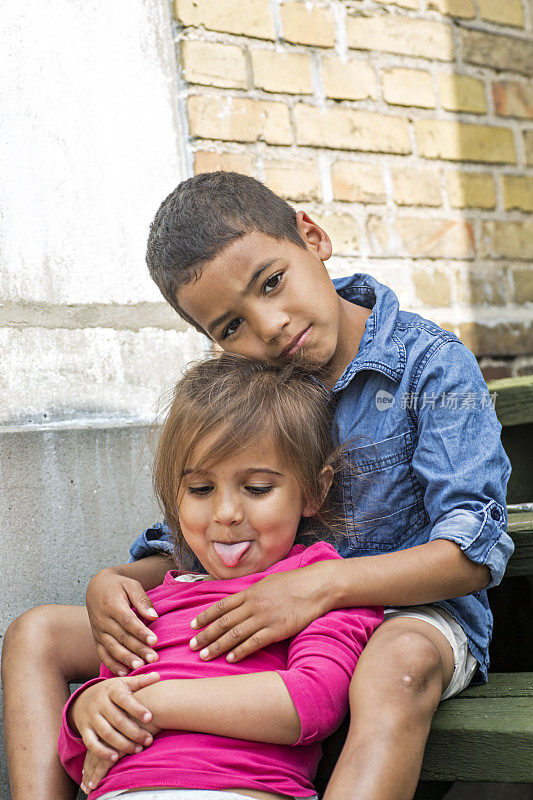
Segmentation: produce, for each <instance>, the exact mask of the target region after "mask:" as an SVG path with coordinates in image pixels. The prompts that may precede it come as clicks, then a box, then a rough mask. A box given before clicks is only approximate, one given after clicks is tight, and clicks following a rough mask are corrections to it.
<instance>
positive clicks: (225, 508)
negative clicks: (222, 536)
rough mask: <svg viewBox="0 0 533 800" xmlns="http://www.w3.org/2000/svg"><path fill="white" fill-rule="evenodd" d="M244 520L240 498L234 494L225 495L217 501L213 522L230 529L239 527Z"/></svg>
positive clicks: (220, 496)
mask: <svg viewBox="0 0 533 800" xmlns="http://www.w3.org/2000/svg"><path fill="white" fill-rule="evenodd" d="M243 519H244V513H243V509H242V503H241V501H240V498H239V497H238V496H236V495H234V494H233V493H231V494H230V493H224V494H223V495H219V496H218V497H217V498H216V499H215V504H214V507H213V521H214V522H218V523H219V524H220V525H225V526H226V527H229V526H230V525H238V524H239V523H240V522H242V521H243Z"/></svg>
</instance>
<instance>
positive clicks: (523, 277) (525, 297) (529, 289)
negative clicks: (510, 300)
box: [513, 267, 533, 305]
mask: <svg viewBox="0 0 533 800" xmlns="http://www.w3.org/2000/svg"><path fill="white" fill-rule="evenodd" d="M513 284H514V301H515V303H519V304H520V305H522V304H523V303H533V269H531V267H529V268H527V269H514V270H513Z"/></svg>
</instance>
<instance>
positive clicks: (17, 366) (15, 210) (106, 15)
mask: <svg viewBox="0 0 533 800" xmlns="http://www.w3.org/2000/svg"><path fill="white" fill-rule="evenodd" d="M2 28H3V31H2V34H1V36H2V43H1V47H0V86H1V89H2V98H3V108H2V112H3V115H4V119H3V120H2V137H1V140H0V175H1V176H2V179H1V187H0V202H1V206H2V217H1V220H0V248H1V251H2V262H1V270H0V351H1V352H2V359H1V360H0V398H1V399H0V423H11V424H12V423H27V422H34V423H41V422H43V421H44V420H50V419H64V418H65V417H69V418H79V417H80V415H82V416H85V417H87V416H97V417H101V416H102V415H110V416H113V417H117V416H119V417H121V416H126V417H135V418H143V419H148V418H150V416H151V414H152V413H153V404H154V400H155V398H156V397H157V395H158V393H159V392H160V390H161V388H162V387H163V386H165V385H167V384H168V383H170V382H171V381H172V379H173V377H174V376H175V375H176V374H177V371H178V368H179V366H180V365H181V363H182V362H183V358H184V353H185V354H186V357H189V356H190V355H191V354H192V353H193V351H194V349H195V348H196V347H197V346H198V343H197V337H196V336H195V335H191V334H190V333H187V332H186V330H185V327H184V326H183V324H181V323H180V321H179V319H178V318H177V317H176V315H175V314H173V313H172V312H171V311H170V309H167V307H166V304H165V303H164V301H163V299H162V297H161V295H160V293H159V291H158V289H157V288H156V286H155V285H154V284H153V283H152V281H151V280H150V278H149V276H148V273H147V270H146V266H145V263H144V253H145V248H146V238H147V234H148V227H149V224H150V221H151V219H152V218H153V215H154V213H155V211H156V210H157V207H158V206H159V203H160V202H161V200H162V199H163V198H164V197H165V196H166V194H168V192H170V191H171V190H172V189H173V188H174V187H175V185H176V184H177V183H178V182H179V180H181V179H182V178H183V177H184V176H185V174H186V166H185V157H184V155H183V154H184V147H183V139H182V131H181V127H180V122H179V113H178V95H179V87H178V72H177V69H176V61H175V55H174V47H173V39H172V29H171V21H170V12H169V7H168V3H167V0H158V2H153V0H134V2H131V0H118V2H113V3H108V2H105V0H89V2H87V0H52V2H49V3H45V4H42V3H37V4H35V3H30V4H27V3H19V2H18V0H4V2H3V3H2ZM195 339H196V342H195Z"/></svg>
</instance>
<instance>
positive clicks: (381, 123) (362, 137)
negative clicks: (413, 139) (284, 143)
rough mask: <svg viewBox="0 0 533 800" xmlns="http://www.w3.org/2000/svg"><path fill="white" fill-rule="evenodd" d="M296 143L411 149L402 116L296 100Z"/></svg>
mask: <svg viewBox="0 0 533 800" xmlns="http://www.w3.org/2000/svg"><path fill="white" fill-rule="evenodd" d="M294 120H295V124H296V140H297V143H298V144H304V145H311V146H314V147H332V148H338V149H340V150H368V151H370V152H375V153H402V154H405V153H410V152H411V144H410V140H409V129H408V125H407V120H405V119H404V118H403V117H392V116H391V117H388V116H384V115H383V114H377V113H374V112H371V111H355V110H353V109H351V108H326V109H324V110H322V109H320V108H317V107H316V106H308V105H304V104H303V103H299V104H298V105H297V106H296V108H295V109H294Z"/></svg>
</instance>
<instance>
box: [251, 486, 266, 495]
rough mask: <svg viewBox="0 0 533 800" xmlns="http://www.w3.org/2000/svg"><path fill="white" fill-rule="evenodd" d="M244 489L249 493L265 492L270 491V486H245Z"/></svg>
mask: <svg viewBox="0 0 533 800" xmlns="http://www.w3.org/2000/svg"><path fill="white" fill-rule="evenodd" d="M246 490H247V491H248V492H250V494H267V493H268V492H271V491H272V486H247V487H246Z"/></svg>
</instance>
